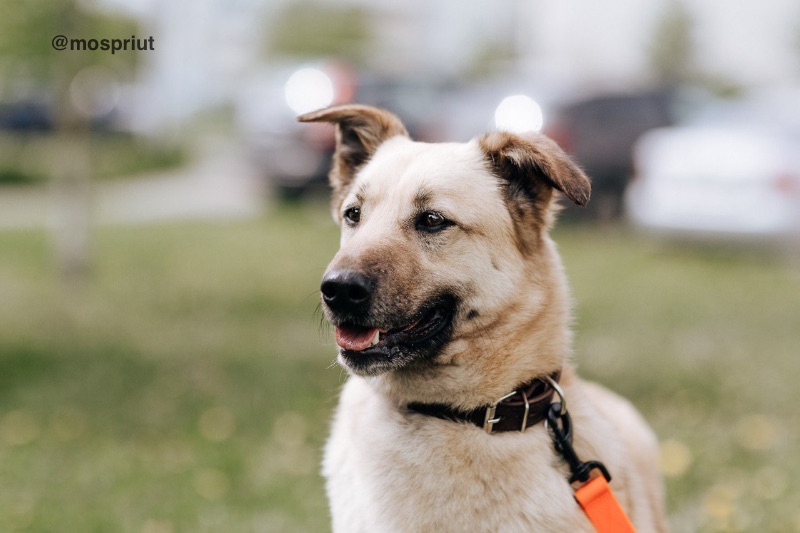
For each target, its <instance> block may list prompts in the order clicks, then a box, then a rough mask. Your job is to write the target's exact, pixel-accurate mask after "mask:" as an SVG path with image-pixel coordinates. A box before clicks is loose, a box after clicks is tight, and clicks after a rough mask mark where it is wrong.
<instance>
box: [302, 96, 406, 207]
mask: <svg viewBox="0 0 800 533" xmlns="http://www.w3.org/2000/svg"><path fill="white" fill-rule="evenodd" d="M297 120H299V121H300V122H330V123H333V124H335V125H336V151H335V152H334V154H333V166H332V167H331V172H330V175H329V177H328V179H329V181H330V184H331V188H332V189H333V200H334V203H335V202H336V201H337V200H340V199H342V198H343V197H344V195H345V193H346V191H347V189H348V187H349V186H350V184H351V182H352V181H353V178H355V175H356V172H358V170H359V168H361V167H362V166H363V165H364V164H365V163H366V162H367V161H368V160H369V158H370V157H372V155H373V154H374V153H375V151H376V150H377V149H378V147H379V146H380V145H381V144H382V143H383V142H384V141H386V140H387V139H389V138H391V137H395V136H398V135H403V136H406V137H407V136H408V132H407V131H406V128H405V126H403V123H402V122H401V121H400V119H399V118H397V117H396V116H395V115H394V114H392V113H390V112H389V111H386V110H384V109H379V108H377V107H372V106H366V105H359V104H345V105H338V106H333V107H328V108H326V109H321V110H319V111H313V112H311V113H306V114H304V115H300V116H299V117H297Z"/></svg>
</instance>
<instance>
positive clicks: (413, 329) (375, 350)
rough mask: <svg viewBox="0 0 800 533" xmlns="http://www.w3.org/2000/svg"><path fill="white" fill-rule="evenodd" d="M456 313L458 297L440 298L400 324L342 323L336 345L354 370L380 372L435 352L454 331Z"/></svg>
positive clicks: (429, 355) (338, 328) (337, 330)
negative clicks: (387, 325)
mask: <svg viewBox="0 0 800 533" xmlns="http://www.w3.org/2000/svg"><path fill="white" fill-rule="evenodd" d="M454 315H455V300H454V299H453V298H449V297H445V298H440V299H438V300H436V302H435V303H433V304H431V305H429V306H426V307H425V308H423V310H422V311H420V312H419V313H417V314H416V315H414V317H413V318H412V319H411V320H409V321H408V322H406V323H405V324H403V325H401V326H398V327H392V328H381V327H375V326H368V325H360V324H349V323H344V324H340V325H338V326H336V327H335V329H336V344H338V345H339V347H340V348H341V349H342V350H341V354H342V357H343V359H344V360H345V363H346V364H347V366H348V367H350V368H351V369H352V370H353V371H354V372H356V373H358V374H377V373H380V372H382V371H385V370H390V369H393V368H400V367H402V366H405V365H407V364H408V363H410V362H411V361H414V360H417V359H420V358H426V357H431V356H433V355H435V354H436V352H437V351H438V350H439V349H440V348H441V347H442V346H443V345H444V344H445V343H446V341H447V338H448V337H449V335H450V333H451V329H452V322H453V317H454Z"/></svg>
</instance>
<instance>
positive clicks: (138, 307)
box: [0, 0, 800, 533]
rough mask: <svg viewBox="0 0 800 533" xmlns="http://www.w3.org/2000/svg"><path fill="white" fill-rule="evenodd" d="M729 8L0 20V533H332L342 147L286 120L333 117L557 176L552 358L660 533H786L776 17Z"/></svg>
mask: <svg viewBox="0 0 800 533" xmlns="http://www.w3.org/2000/svg"><path fill="white" fill-rule="evenodd" d="M735 4H736V5H735V6H734V5H732V4H731V3H727V2H719V1H715V0H696V1H693V2H688V1H685V0H684V1H680V0H645V1H642V0H609V1H606V2H599V3H598V2H594V3H591V2H577V1H574V0H562V1H559V2H553V1H548V0H500V1H496V2H492V3H488V2H479V1H477V0H462V1H455V0H441V1H438V2H423V1H419V0H414V1H408V2H389V1H380V0H351V1H339V2H333V1H323V0H313V1H310V0H302V1H293V0H282V1H271V2H266V1H258V0H227V1H223V0H200V1H198V0H195V1H192V2H189V1H188V0H179V1H174V2H169V3H165V2H156V1H154V0H136V1H132V0H128V1H123V0H31V1H27V2H11V0H0V10H1V12H2V13H3V16H2V17H0V21H2V22H0V530H2V531H81V532H82V531H104V532H105V531H126V532H127V531H132V532H142V533H171V532H179V531H221V530H222V531H254V532H270V531H275V532H295V531H297V532H303V531H309V532H317V531H326V530H328V514H327V507H326V501H325V496H324V490H323V485H322V480H321V478H320V476H319V473H318V472H319V461H320V456H321V453H320V449H321V447H322V445H323V443H324V440H325V437H326V435H327V431H328V423H329V422H328V420H329V417H330V414H331V411H332V409H333V408H334V406H335V402H336V395H337V392H338V389H339V387H340V386H341V384H342V383H343V382H344V380H345V376H344V374H343V372H342V371H341V370H340V369H339V368H338V367H337V366H336V364H335V362H334V353H335V346H334V342H333V340H332V336H331V335H330V332H329V330H328V329H327V328H326V327H325V325H324V324H323V320H322V317H321V314H320V313H319V311H318V307H317V302H318V296H317V287H318V283H319V278H320V276H321V274H322V272H323V269H324V267H325V265H326V263H327V261H328V260H329V258H330V257H331V256H332V255H333V253H334V252H335V249H336V246H337V242H338V237H337V230H336V228H335V227H334V226H333V224H332V222H331V221H330V218H329V215H328V209H327V204H326V199H325V194H326V191H325V174H326V172H327V168H328V164H329V158H330V154H331V150H332V148H333V144H332V143H333V131H332V129H331V128H330V127H329V126H325V125H303V126H301V125H299V124H297V123H296V122H295V120H294V117H295V116H296V115H297V114H298V113H302V112H305V111H309V110H313V109H315V108H318V107H322V106H325V105H329V104H331V103H341V102H347V101H358V102H362V103H369V104H374V105H380V106H384V107H386V108H388V109H390V110H392V111H394V112H396V113H397V114H398V115H400V116H401V117H402V118H403V120H404V121H405V122H406V124H407V125H408V127H409V129H410V131H411V132H412V134H413V135H414V136H415V137H416V138H418V139H422V140H427V141H443V140H448V141H464V140H467V139H469V138H471V137H472V136H474V135H477V134H479V133H481V132H483V131H487V130H490V129H493V128H502V129H509V130H513V131H527V130H533V131H543V132H545V133H547V134H548V135H550V136H552V137H553V138H554V139H555V140H557V141H558V142H559V143H560V144H561V146H562V147H563V148H564V149H565V150H567V151H568V152H569V153H571V154H572V155H573V156H574V157H575V158H576V159H577V160H578V162H579V163H580V164H581V165H582V166H583V167H584V168H585V169H586V170H587V172H588V173H589V174H590V175H591V177H592V179H593V195H592V201H591V202H590V205H589V207H588V208H586V209H583V210H579V209H573V208H568V209H567V210H566V211H565V212H564V214H563V216H562V221H561V224H560V226H559V227H558V228H557V230H556V231H555V238H556V240H557V241H558V242H559V245H560V250H561V252H562V254H563V256H564V262H565V265H566V269H567V271H568V274H569V276H570V278H571V281H572V284H573V288H574V295H575V300H576V310H575V315H576V346H575V360H576V362H577V364H578V366H579V368H580V370H581V372H582V373H583V374H584V375H585V376H586V377H589V378H591V379H594V380H597V381H599V382H601V383H603V384H605V385H607V386H609V387H611V388H612V389H614V390H616V391H618V392H620V393H622V394H624V395H626V396H627V397H629V398H630V399H631V400H632V401H633V402H634V403H635V404H636V405H637V406H638V407H639V408H640V409H641V410H642V412H643V413H644V414H645V416H646V417H647V418H648V420H649V421H650V422H651V423H652V425H653V427H654V428H655V430H656V432H657V433H658V436H659V439H660V441H661V448H662V457H661V469H662V471H663V473H664V476H665V479H666V484H667V503H668V510H669V518H670V523H671V526H672V530H673V531H679V532H683V531H687V532H689V531H709V532H712V531H758V532H765V531H775V532H785V531H798V530H800V511H798V509H800V485H799V484H798V482H797V479H800V461H799V460H798V448H799V447H800V446H799V445H800V411H798V408H797V406H798V405H800V390H798V387H797V386H796V381H797V378H798V376H800V357H798V356H800V4H798V3H797V2H796V1H795V0H758V1H756V0H742V1H740V2H736V3H735ZM57 35H64V36H66V37H67V38H69V39H73V38H75V39H87V40H89V39H97V40H100V39H103V38H108V39H113V38H119V39H126V38H132V37H136V38H138V39H148V38H150V37H152V39H153V41H152V42H153V47H152V48H153V49H152V50H144V51H137V52H132V51H130V50H127V51H117V52H116V53H115V54H111V53H110V52H109V51H103V50H101V49H97V50H94V51H92V50H69V49H67V50H63V51H62V50H56V49H54V48H53V46H52V40H53V38H54V37H55V36H57Z"/></svg>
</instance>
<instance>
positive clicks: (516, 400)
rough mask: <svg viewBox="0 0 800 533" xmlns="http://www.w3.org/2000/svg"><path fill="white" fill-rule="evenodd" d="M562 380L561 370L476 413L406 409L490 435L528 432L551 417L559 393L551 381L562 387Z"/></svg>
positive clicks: (429, 406) (435, 406)
mask: <svg viewBox="0 0 800 533" xmlns="http://www.w3.org/2000/svg"><path fill="white" fill-rule="evenodd" d="M560 376H561V371H560V370H559V371H557V372H553V373H552V374H550V375H548V376H545V377H538V378H535V379H534V380H533V381H530V382H528V383H525V384H523V385H521V386H520V387H518V388H517V389H516V390H515V391H513V392H511V393H509V394H507V395H506V396H504V397H502V398H500V399H499V400H498V401H497V402H495V403H493V404H490V405H486V406H484V407H479V408H477V409H473V410H472V411H462V410H460V409H456V408H454V407H452V406H450V405H446V404H441V403H418V402H413V403H410V404H408V405H407V406H406V407H408V409H410V410H411V411H414V412H417V413H421V414H423V415H428V416H434V417H436V418H441V419H442V420H451V421H453V422H469V423H471V424H475V425H476V426H478V427H480V428H483V429H485V430H486V432H487V433H494V432H497V431H525V430H526V429H527V428H529V427H531V426H533V425H534V424H538V423H539V422H541V421H542V420H544V419H545V417H546V416H547V411H548V409H549V408H550V403H551V400H552V398H553V394H554V393H555V392H556V391H555V389H554V388H553V385H551V381H550V380H552V382H553V383H558V378H559V377H560Z"/></svg>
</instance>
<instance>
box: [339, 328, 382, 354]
mask: <svg viewBox="0 0 800 533" xmlns="http://www.w3.org/2000/svg"><path fill="white" fill-rule="evenodd" d="M377 332H378V330H377V329H367V328H347V327H337V328H336V344H338V345H339V346H341V347H342V348H344V349H345V350H352V351H354V352H362V351H364V350H366V349H367V348H369V347H370V346H371V345H372V339H373V338H374V337H375V334H376V333H377Z"/></svg>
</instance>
